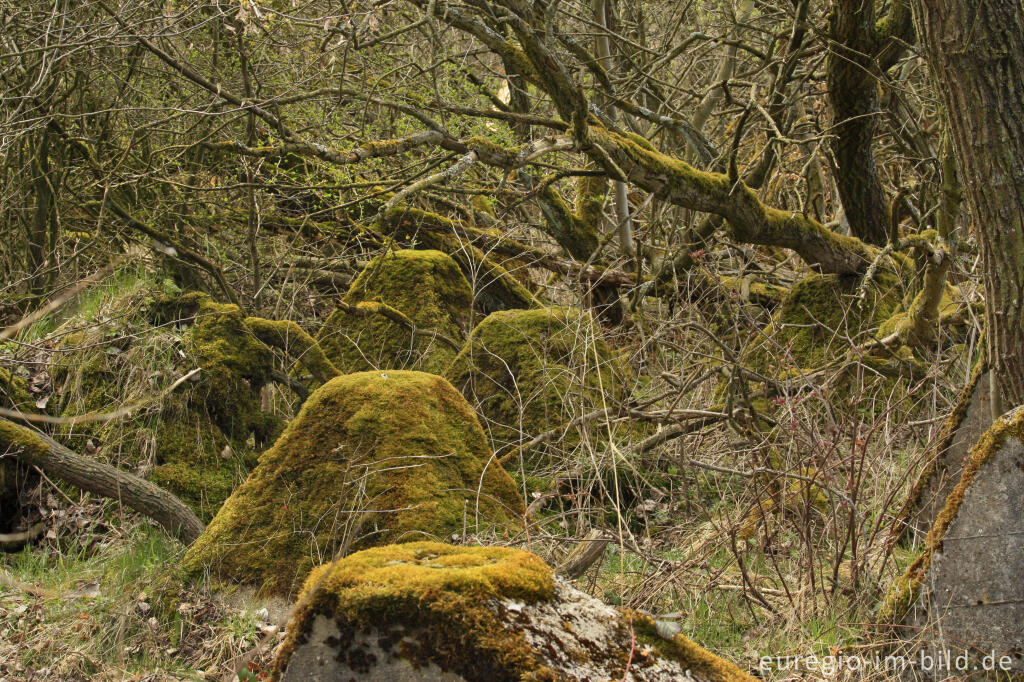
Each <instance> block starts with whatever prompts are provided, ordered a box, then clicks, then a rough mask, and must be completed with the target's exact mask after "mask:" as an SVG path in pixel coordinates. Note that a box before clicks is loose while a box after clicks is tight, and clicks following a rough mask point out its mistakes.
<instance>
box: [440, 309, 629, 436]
mask: <svg viewBox="0 0 1024 682" xmlns="http://www.w3.org/2000/svg"><path fill="white" fill-rule="evenodd" d="M595 366H596V369H597V371H595ZM621 372H622V367H621V365H620V363H619V362H618V360H617V358H616V357H615V355H614V353H613V352H612V350H611V348H610V347H609V346H608V344H607V343H606V342H605V341H604V340H603V339H601V338H600V336H598V331H597V328H596V326H595V325H594V322H593V320H592V319H591V318H590V316H589V315H587V314H586V313H583V312H581V311H579V310H576V309H573V308H539V309H534V310H504V311H499V312H496V313H491V314H490V315H488V316H487V318H486V319H484V320H483V321H482V322H481V323H480V324H479V325H477V327H476V329H474V330H473V333H472V334H471V335H470V338H469V340H468V341H467V342H466V345H465V347H464V348H463V350H462V352H460V353H459V356H458V357H457V358H456V360H455V362H454V364H453V365H452V368H451V369H450V370H449V376H451V378H452V383H453V384H455V386H456V387H458V388H459V389H460V390H461V391H462V393H463V395H465V396H466V397H467V399H469V401H470V402H472V403H473V404H475V405H477V407H478V410H479V412H480V413H481V414H482V415H484V416H485V417H486V418H487V422H488V430H489V432H490V435H491V438H492V440H493V441H494V443H495V446H496V447H497V446H498V445H502V444H506V443H518V442H520V441H522V440H529V439H530V438H532V437H534V436H536V435H539V434H541V433H544V432H545V431H549V430H551V429H554V428H557V427H559V426H561V425H563V424H565V423H566V422H568V421H569V420H571V419H572V418H573V417H575V416H578V415H577V412H575V411H574V408H575V407H580V406H582V410H583V411H588V410H590V409H599V408H601V407H604V406H605V405H604V403H603V401H602V395H601V391H602V389H603V391H604V392H605V393H607V394H608V395H609V396H616V395H617V393H618V391H620V390H621V388H622V376H621ZM608 404H615V400H609V402H608ZM573 439H574V436H573V435H572V434H571V433H569V434H566V437H565V438H563V439H561V441H562V443H563V444H568V445H570V446H571V444H572V442H573ZM536 452H537V453H538V455H537V456H539V453H540V452H541V451H540V450H537V451H536Z"/></svg>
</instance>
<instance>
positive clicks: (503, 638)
mask: <svg viewBox="0 0 1024 682" xmlns="http://www.w3.org/2000/svg"><path fill="white" fill-rule="evenodd" d="M555 599H557V590H556V585H555V581H554V578H553V576H552V571H551V569H550V568H549V567H548V566H546V565H545V564H544V562H542V561H541V560H540V559H539V558H538V557H536V556H534V555H533V554H530V553H529V552H524V551H522V550H517V549H507V548H499V547H453V546H451V545H445V544H439V543H426V542H418V543H410V544H405V545H397V546H394V545H392V546H385V547H379V548H375V549H369V550H366V551H363V552H359V553H356V554H353V555H351V556H349V557H347V558H345V559H342V560H340V561H337V562H334V563H331V564H327V565H324V566H320V567H318V568H317V569H315V570H314V571H313V572H312V573H311V574H310V576H309V578H308V579H307V581H306V584H305V586H304V587H303V591H302V595H301V597H300V598H299V603H298V605H297V607H296V610H295V613H294V614H293V616H292V619H291V621H290V622H289V625H288V636H287V638H286V640H285V642H284V644H283V645H282V647H281V650H280V652H279V654H278V657H277V659H276V660H275V662H274V666H273V670H272V676H273V677H272V679H280V676H281V675H282V674H283V673H284V672H285V670H286V669H287V667H288V663H289V661H290V660H291V658H292V655H293V654H294V653H295V651H296V649H297V648H298V647H300V646H301V645H302V644H304V643H305V642H306V641H307V640H308V638H309V637H310V635H311V634H312V632H313V629H314V623H315V622H316V620H317V619H318V617H325V618H327V619H329V620H331V621H333V623H334V625H336V626H337V628H338V635H337V639H338V644H337V646H338V647H339V652H338V656H341V657H344V658H343V659H341V660H344V661H345V663H346V664H347V665H348V666H349V667H351V668H352V669H353V670H358V669H360V668H361V667H363V668H365V669H367V670H369V669H370V668H371V667H372V666H373V664H374V663H375V662H376V661H375V660H373V659H367V658H366V657H365V655H364V654H363V653H362V652H360V651H359V650H358V649H357V648H352V649H347V647H346V644H347V642H349V641H351V640H352V639H355V638H357V637H358V636H360V635H363V636H365V635H366V634H367V633H373V634H372V635H371V637H374V638H375V639H376V640H377V643H378V645H379V646H381V647H382V648H383V649H385V650H388V651H392V652H393V653H397V655H398V656H400V657H401V658H404V659H405V660H407V661H409V662H410V663H411V664H412V665H413V666H414V667H418V668H421V669H422V668H426V667H428V666H436V667H438V668H440V669H442V670H445V671H448V672H450V673H453V674H455V675H460V676H462V677H464V678H465V679H468V680H533V681H535V682H539V681H550V682H555V681H556V680H566V679H575V678H574V677H570V676H569V675H568V674H567V672H568V671H566V670H564V669H553V668H551V667H548V665H549V664H548V661H549V660H550V657H551V654H550V653H547V652H545V650H544V647H543V646H539V647H538V646H537V644H531V643H530V642H529V641H528V639H527V637H526V636H525V633H524V630H529V629H530V625H529V624H526V625H524V626H522V627H520V625H521V624H522V623H523V622H524V621H522V620H521V618H522V617H525V618H526V621H525V622H526V623H530V622H531V616H525V615H524V616H520V615H518V614H520V613H522V611H517V610H513V609H509V612H508V613H504V612H503V610H502V609H501V608H497V607H495V603H496V602H497V601H498V600H501V601H502V602H505V603H509V602H512V601H514V602H519V603H520V604H521V605H522V606H521V607H520V609H522V607H525V606H528V605H535V604H540V603H545V602H547V603H551V602H553V601H554V600H555ZM555 608H556V609H557V608H559V607H558V606H557V605H556V606H555ZM556 612H557V611H556ZM550 613H551V612H550V611H548V614H550ZM499 614H501V615H499ZM506 618H512V619H514V620H515V624H514V625H513V627H509V625H510V624H511V623H510V622H508V621H507V620H503V619H506ZM547 618H550V615H549V616H547ZM537 624H538V625H539V626H540V628H541V629H540V630H537V631H535V632H534V635H544V634H545V632H544V630H543V628H547V627H552V628H555V627H558V625H557V624H556V623H554V622H544V623H542V622H541V621H538V622H537ZM594 625H596V626H597V627H599V628H602V629H603V628H606V627H609V626H610V628H609V629H610V634H611V635H612V636H611V639H610V641H607V642H604V643H600V644H599V643H598V639H595V640H593V641H587V640H586V638H585V635H584V636H581V638H580V643H581V644H582V645H583V646H582V648H579V649H572V650H570V651H566V652H565V653H566V654H568V655H569V656H570V657H571V660H572V661H574V662H575V663H578V664H583V665H588V664H589V665H591V666H592V669H602V668H603V669H604V670H606V672H607V673H608V675H607V676H605V677H603V679H620V678H624V677H625V676H626V666H627V660H628V661H629V664H628V665H631V666H632V669H633V670H634V671H639V670H641V669H643V668H645V667H647V666H649V665H651V664H653V663H656V662H657V661H658V659H659V658H660V659H661V660H664V659H668V660H671V661H674V662H677V663H679V664H681V665H680V667H682V668H683V669H685V670H692V671H693V672H696V673H700V674H701V679H706V680H710V681H712V682H753V679H754V678H752V677H750V676H749V675H746V674H745V673H743V672H742V671H740V670H739V669H738V668H737V667H736V666H735V665H733V664H731V663H729V662H727V661H724V660H722V659H720V658H718V657H717V656H715V655H714V654H711V653H710V652H708V651H706V650H704V649H702V648H701V647H699V646H697V645H696V644H694V643H693V642H691V641H690V640H688V639H687V638H685V637H683V636H682V635H677V636H675V637H673V638H671V639H665V638H663V637H661V636H660V635H658V633H657V630H656V626H655V623H654V621H653V620H652V619H651V617H650V616H648V615H647V614H644V613H640V612H635V611H628V610H627V611H624V612H622V614H621V616H619V617H617V618H616V620H615V622H614V623H595V624H594ZM561 626H562V627H564V628H566V630H571V629H572V627H573V624H572V623H571V622H570V621H569V620H563V621H562V623H561ZM400 641H401V642H402V644H399V642H400ZM556 641H557V640H556ZM405 643H409V645H408V646H406V645H405ZM634 644H635V646H634ZM556 658H557V657H556ZM588 679H589V678H588ZM644 679H650V676H649V674H648V675H647V676H644Z"/></svg>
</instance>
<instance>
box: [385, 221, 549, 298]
mask: <svg viewBox="0 0 1024 682" xmlns="http://www.w3.org/2000/svg"><path fill="white" fill-rule="evenodd" d="M381 227H382V229H385V228H386V229H387V230H388V232H389V234H391V235H392V236H394V238H395V239H399V240H402V241H405V242H409V243H414V244H420V245H423V246H424V247H426V248H429V249H437V250H439V251H441V252H443V253H448V254H451V257H452V258H453V259H455V261H456V262H457V263H458V265H459V269H461V270H462V272H463V274H464V275H466V276H467V277H473V282H474V285H475V290H474V292H473V293H474V294H475V296H476V299H475V300H474V303H475V304H476V306H477V307H478V308H479V309H480V310H482V311H484V312H493V311H495V310H506V309H509V308H531V307H533V306H535V305H537V304H538V302H537V299H536V298H535V297H534V295H533V294H532V293H530V291H529V290H528V289H527V288H526V286H525V285H524V283H523V282H521V281H520V280H518V279H516V278H515V277H514V276H513V275H512V273H511V272H510V271H509V269H511V270H513V271H519V272H523V271H525V269H526V265H525V264H524V263H523V262H522V261H517V260H516V259H509V260H506V261H503V262H504V263H505V264H506V265H508V267H506V266H505V265H503V264H502V263H498V262H497V261H496V254H485V253H484V252H483V251H481V250H480V249H479V248H477V247H476V246H474V245H473V244H472V243H471V241H472V239H471V237H470V236H469V234H468V233H467V230H466V228H465V226H463V225H462V224H461V223H457V222H455V221H453V220H449V219H448V218H445V217H444V216H442V215H439V214H437V213H431V212H429V211H423V210H420V209H417V208H412V207H410V206H396V207H395V208H393V209H391V210H390V211H389V212H388V213H387V214H386V215H385V216H383V218H382V221H381Z"/></svg>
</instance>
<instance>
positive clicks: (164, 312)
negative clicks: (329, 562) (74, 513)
mask: <svg viewBox="0 0 1024 682" xmlns="http://www.w3.org/2000/svg"><path fill="white" fill-rule="evenodd" d="M114 311H116V316H115V315H111V313H113V312H114ZM94 315H95V318H93V317H87V318H82V319H79V318H76V319H73V320H71V321H70V323H71V324H72V325H73V326H74V327H75V328H77V329H80V330H81V331H76V332H74V333H71V334H68V335H67V336H65V337H64V338H63V340H62V345H61V347H60V349H58V352H57V353H55V355H54V358H55V359H54V361H53V364H52V365H51V374H52V376H53V379H54V383H55V385H57V386H58V387H59V393H60V394H61V406H60V409H61V414H63V415H65V416H74V415H80V414H84V413H89V412H106V411H110V410H113V409H117V408H119V407H121V406H123V405H124V404H126V403H132V402H135V401H147V400H149V399H151V398H152V396H153V395H155V394H157V393H158V392H159V391H160V388H161V387H162V386H166V385H167V384H168V383H169V381H170V379H169V378H168V377H176V376H181V375H182V374H185V373H187V372H189V371H191V370H194V369H197V368H198V369H199V372H198V374H197V375H195V376H194V377H193V378H192V379H191V380H189V381H187V382H185V383H184V384H182V385H181V386H180V387H178V388H177V389H175V391H174V392H173V393H172V394H170V395H167V396H165V397H164V399H163V400H162V402H161V404H160V405H159V409H157V410H154V411H152V412H148V413H146V414H144V415H143V416H142V417H141V418H140V419H135V420H132V421H130V422H129V421H113V422H86V423H83V424H76V425H75V426H74V427H73V430H71V429H69V430H68V432H67V433H64V434H62V435H63V437H64V440H65V441H66V442H68V444H69V445H70V446H72V447H75V448H82V447H86V448H89V449H90V451H93V450H92V448H95V451H94V453H95V456H97V457H100V458H102V459H108V460H111V461H115V462H116V463H117V464H118V465H120V466H122V467H126V468H130V469H138V470H142V471H149V472H150V473H149V476H150V478H152V479H153V480H154V482H156V483H158V484H159V485H161V486H163V487H165V488H167V489H169V490H171V491H172V492H174V493H175V494H176V495H178V496H180V497H181V498H182V499H183V500H184V501H185V502H187V503H188V504H189V505H190V506H191V507H192V508H193V510H194V511H195V512H196V513H197V514H198V515H199V516H200V517H202V518H203V519H204V520H208V519H210V518H212V516H213V514H214V513H215V512H216V510H217V509H218V508H219V506H220V504H221V503H222V502H223V501H224V500H225V499H226V498H227V496H228V495H229V494H230V493H231V491H232V490H233V489H234V487H235V486H236V485H238V484H239V483H241V482H242V481H243V480H244V479H245V476H246V475H247V474H248V471H249V470H250V469H251V468H252V466H254V465H255V459H256V457H255V455H256V452H257V451H258V450H259V449H262V447H263V445H264V444H266V443H268V442H272V441H273V439H274V438H275V437H276V436H277V434H279V433H280V431H281V429H282V428H283V423H282V421H281V419H280V418H278V417H276V416H275V415H273V414H269V413H266V412H264V411H263V410H262V409H261V403H260V391H261V389H262V387H263V386H264V385H266V384H267V383H268V382H269V381H270V377H271V373H272V371H273V369H274V366H275V356H274V352H273V351H272V349H271V348H270V347H269V346H267V345H266V344H265V343H263V342H262V341H261V340H260V339H259V338H257V337H256V336H255V335H254V334H253V332H252V330H251V329H250V328H249V325H248V323H247V320H249V319H252V318H247V317H246V316H245V314H244V313H243V312H242V310H241V309H240V308H239V307H238V306H235V305H225V304H220V303H217V302H215V301H213V300H212V299H211V298H210V297H209V296H208V295H206V294H204V293H201V292H188V293H175V294H158V295H154V290H153V288H152V285H151V284H149V283H148V282H145V281H140V282H139V283H137V284H136V285H135V286H133V287H130V288H129V289H127V290H126V291H125V292H123V293H121V294H120V295H118V296H117V297H115V298H113V299H112V300H111V301H110V302H109V303H107V304H103V305H99V306H98V310H97V312H96V313H94ZM157 377H160V379H159V380H155V379H156V378H157Z"/></svg>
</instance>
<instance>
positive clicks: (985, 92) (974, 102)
mask: <svg viewBox="0 0 1024 682" xmlns="http://www.w3.org/2000/svg"><path fill="white" fill-rule="evenodd" d="M914 14H915V21H916V23H917V30H918V35H920V36H921V43H922V45H923V47H924V49H925V52H926V55H927V57H928V62H929V66H930V69H931V72H932V80H933V81H934V84H935V87H936V88H937V89H938V91H939V92H940V94H941V96H942V101H943V103H944V104H945V109H946V115H947V117H948V118H949V129H950V133H951V134H952V139H953V147H954V149H955V150H956V156H957V160H958V164H959V167H960V177H961V182H962V184H963V187H964V189H965V192H966V197H967V201H968V205H969V207H970V210H971V214H972V216H973V218H974V227H975V230H976V232H977V234H978V238H979V241H980V242H981V249H982V258H983V259H984V263H985V269H984V280H985V302H986V308H985V317H986V324H987V326H988V331H987V334H986V338H987V339H988V353H989V362H990V364H991V367H992V372H993V376H994V381H993V382H992V385H993V387H994V388H993V398H994V400H993V401H992V402H993V405H992V408H993V411H994V413H995V414H997V415H998V414H1000V413H1001V412H1002V411H1003V409H1004V408H1009V407H1013V406H1016V405H1021V404H1024V343H1021V340H1022V339H1024V7H1022V6H1021V2H1020V0H986V1H985V2H975V1H972V0H914Z"/></svg>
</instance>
